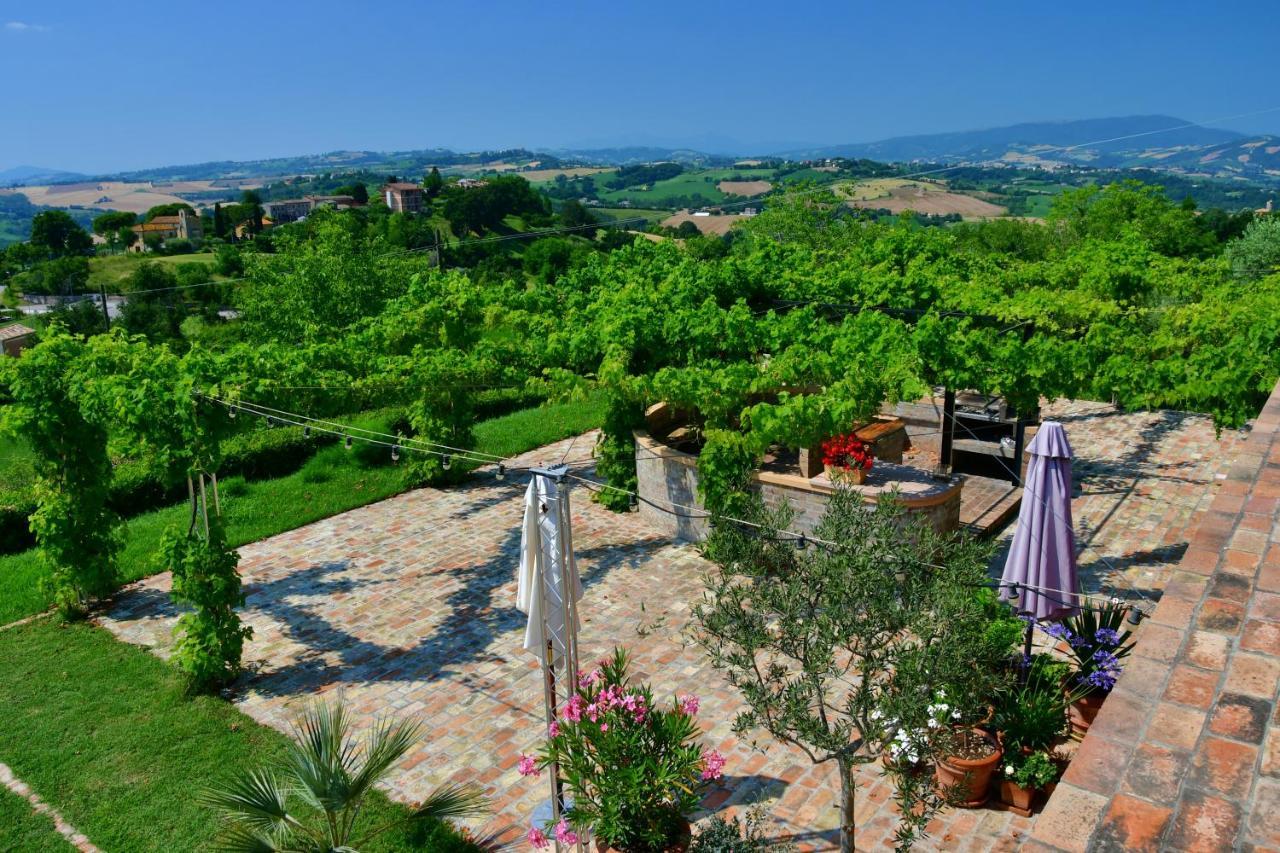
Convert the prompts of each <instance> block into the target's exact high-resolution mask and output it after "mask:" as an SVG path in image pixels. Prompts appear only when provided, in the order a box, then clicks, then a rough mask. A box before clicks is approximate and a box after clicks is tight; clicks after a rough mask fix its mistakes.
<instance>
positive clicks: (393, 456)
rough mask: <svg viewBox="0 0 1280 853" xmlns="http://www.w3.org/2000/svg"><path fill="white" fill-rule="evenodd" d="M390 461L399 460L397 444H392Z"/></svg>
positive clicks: (398, 446)
mask: <svg viewBox="0 0 1280 853" xmlns="http://www.w3.org/2000/svg"><path fill="white" fill-rule="evenodd" d="M391 461H392V462H399V461H400V445H398V444H396V445H393V446H392V448H391Z"/></svg>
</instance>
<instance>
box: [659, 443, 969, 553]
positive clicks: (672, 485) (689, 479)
mask: <svg viewBox="0 0 1280 853" xmlns="http://www.w3.org/2000/svg"><path fill="white" fill-rule="evenodd" d="M634 435H635V440H636V480H637V482H638V484H639V485H638V491H639V494H640V497H641V498H643V499H644V500H642V501H641V502H640V507H639V510H640V515H641V517H643V518H644V519H645V520H646V521H648V522H649V523H650V524H652V525H653V526H654V527H656V528H658V529H659V530H662V531H665V532H666V533H667V534H668V535H669V536H671V537H672V538H674V539H682V540H686V541H699V540H701V539H704V538H706V535H707V530H708V527H707V522H706V519H704V518H699V517H698V516H700V515H701V514H702V513H703V509H702V503H701V501H700V500H699V499H698V458H697V457H696V456H694V455H693V454H690V453H685V452H683V451H680V450H676V449H675V448H673V447H669V446H667V445H665V444H663V443H662V442H660V441H658V440H656V439H655V438H653V436H651V435H649V433H648V432H646V431H644V430H636V431H635V433H634ZM755 482H756V483H757V484H758V487H759V489H760V492H761V495H762V496H763V497H764V500H765V503H766V504H768V505H770V506H778V505H780V504H781V503H782V502H784V501H785V502H786V503H788V504H790V505H791V508H792V511H793V512H794V513H795V520H794V522H793V524H792V526H793V528H794V529H796V530H800V531H804V532H808V533H812V532H813V529H814V528H815V527H816V526H817V524H818V522H819V521H820V520H821V519H822V514H823V513H824V512H825V511H826V508H827V500H828V496H829V495H830V494H831V493H832V492H833V491H834V490H835V489H836V488H837V487H836V486H834V485H833V484H832V483H831V481H830V480H829V479H827V476H826V474H819V475H818V476H817V477H812V478H805V477H802V476H800V475H798V474H779V473H774V472H770V471H762V472H759V473H757V474H756V475H755ZM963 487H964V479H963V478H962V477H954V478H952V479H951V480H950V481H944V482H939V481H937V480H934V479H933V478H932V477H931V476H929V474H928V473H927V472H925V471H921V470H920V469H918V468H911V467H909V466H906V465H896V464H894V463H891V462H883V461H877V462H876V465H875V467H874V468H872V470H871V472H870V474H869V475H868V477H867V482H866V483H864V484H863V485H860V486H848V487H841V488H851V489H855V490H857V491H859V492H861V493H862V496H863V499H864V500H866V501H867V502H868V503H875V502H876V501H877V500H878V499H879V496H880V495H882V494H884V493H886V492H887V491H889V490H890V489H896V490H897V493H898V497H899V499H900V500H901V501H902V502H903V504H905V505H906V507H907V511H908V512H912V513H921V514H923V515H924V516H925V517H926V518H927V519H928V521H929V523H930V524H931V525H933V527H934V529H936V530H938V531H940V532H949V531H952V530H955V529H956V528H958V527H959V526H960V494H961V490H962V489H963ZM645 501H653V502H654V503H656V504H658V505H659V506H662V507H667V508H669V509H670V510H671V512H664V511H663V510H661V509H658V508H657V507H654V506H651V505H649V504H647V503H645Z"/></svg>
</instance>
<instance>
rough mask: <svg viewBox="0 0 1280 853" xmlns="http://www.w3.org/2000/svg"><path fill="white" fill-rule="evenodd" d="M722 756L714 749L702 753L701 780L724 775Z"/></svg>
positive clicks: (705, 780)
mask: <svg viewBox="0 0 1280 853" xmlns="http://www.w3.org/2000/svg"><path fill="white" fill-rule="evenodd" d="M724 764H725V761H724V756H723V755H721V754H720V753H718V752H716V751H715V750H714V749H713V750H711V751H710V752H704V753H703V754H702V780H703V781H704V782H707V781H710V780H712V779H719V778H720V777H721V776H723V775H724V773H722V772H721V771H722V770H724Z"/></svg>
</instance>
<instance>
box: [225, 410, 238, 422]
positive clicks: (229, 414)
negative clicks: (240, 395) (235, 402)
mask: <svg viewBox="0 0 1280 853" xmlns="http://www.w3.org/2000/svg"><path fill="white" fill-rule="evenodd" d="M239 411H240V409H239V407H237V406H232V407H231V408H229V409H227V417H229V418H231V420H233V421H234V420H235V419H236V414H237V413H238V412H239Z"/></svg>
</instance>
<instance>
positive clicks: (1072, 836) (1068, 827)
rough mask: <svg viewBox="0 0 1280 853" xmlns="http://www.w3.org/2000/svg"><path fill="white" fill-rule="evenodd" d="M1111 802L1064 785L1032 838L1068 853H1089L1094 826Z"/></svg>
mask: <svg viewBox="0 0 1280 853" xmlns="http://www.w3.org/2000/svg"><path fill="white" fill-rule="evenodd" d="M1108 802H1109V801H1108V798H1107V797H1104V796H1102V795H1101V794H1095V793H1093V792H1092V791H1086V790H1084V789H1083V788H1077V787H1075V786H1074V785H1068V784H1064V783H1061V782H1060V783H1058V789H1057V790H1056V791H1054V792H1053V796H1052V797H1050V798H1049V802H1048V804H1047V805H1046V806H1045V808H1044V811H1043V812H1041V813H1040V817H1039V818H1037V820H1036V822H1035V826H1033V827H1032V829H1031V837H1032V838H1034V839H1036V840H1038V841H1042V842H1045V843H1047V844H1052V845H1053V846H1054V847H1057V848H1059V849H1061V850H1064V851H1067V853H1085V850H1087V849H1088V845H1089V836H1090V833H1091V831H1092V829H1093V826H1094V824H1095V822H1096V821H1097V820H1098V818H1099V816H1101V815H1102V814H1103V812H1104V811H1106V809H1107V806H1108Z"/></svg>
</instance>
